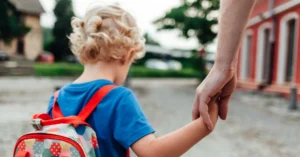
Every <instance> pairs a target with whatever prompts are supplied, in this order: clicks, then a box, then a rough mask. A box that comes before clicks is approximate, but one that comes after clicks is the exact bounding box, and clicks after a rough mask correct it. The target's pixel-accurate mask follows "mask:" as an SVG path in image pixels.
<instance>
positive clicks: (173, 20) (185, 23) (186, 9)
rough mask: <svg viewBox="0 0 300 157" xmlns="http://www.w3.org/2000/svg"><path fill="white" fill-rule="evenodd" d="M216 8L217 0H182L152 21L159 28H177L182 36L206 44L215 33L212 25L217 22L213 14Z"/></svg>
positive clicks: (217, 6) (217, 7)
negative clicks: (195, 38)
mask: <svg viewBox="0 0 300 157" xmlns="http://www.w3.org/2000/svg"><path fill="white" fill-rule="evenodd" d="M218 9H219V0H184V1H183V4H182V5H181V6H178V7H175V8H172V9H171V10H170V11H169V12H167V13H166V14H165V15H164V16H163V17H161V18H159V19H157V20H156V21H155V22H154V23H155V24H156V25H157V27H158V29H159V30H168V29H179V30H180V31H181V32H182V35H183V36H184V37H186V38H189V37H197V39H198V40H199V43H201V44H202V45H206V44H209V43H210V42H212V41H213V39H214V38H215V37H216V35H217V34H216V33H215V32H213V30H212V27H213V26H214V25H216V24H217V18H216V17H213V14H216V11H217V10H218Z"/></svg>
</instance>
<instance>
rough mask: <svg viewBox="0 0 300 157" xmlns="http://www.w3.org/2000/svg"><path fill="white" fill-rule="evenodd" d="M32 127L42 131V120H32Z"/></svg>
mask: <svg viewBox="0 0 300 157" xmlns="http://www.w3.org/2000/svg"><path fill="white" fill-rule="evenodd" d="M31 125H32V126H33V127H34V128H35V129H36V130H41V129H42V128H43V126H42V124H41V119H39V118H37V119H32V120H31Z"/></svg>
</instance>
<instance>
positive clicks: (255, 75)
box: [238, 0, 300, 98]
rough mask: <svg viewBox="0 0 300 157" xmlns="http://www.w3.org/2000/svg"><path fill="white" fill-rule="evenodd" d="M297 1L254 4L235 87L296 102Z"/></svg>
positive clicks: (299, 66)
mask: <svg viewBox="0 0 300 157" xmlns="http://www.w3.org/2000/svg"><path fill="white" fill-rule="evenodd" d="M299 16H300V0H257V3H256V5H255V7H254V10H253V12H252V14H251V17H250V21H249V23H248V26H247V30H246V33H245V35H244V39H243V42H242V47H241V53H240V55H239V61H238V87H239V88H244V89H252V90H262V91H266V92H278V93H282V94H286V95H287V94H289V92H290V87H291V86H296V87H297V88H298V96H299V98H300V38H299V36H300V31H299V30H300V25H299Z"/></svg>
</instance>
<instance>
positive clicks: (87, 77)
mask: <svg viewBox="0 0 300 157" xmlns="http://www.w3.org/2000/svg"><path fill="white" fill-rule="evenodd" d="M115 73H116V67H115V65H114V64H109V63H102V62H98V63H95V64H87V65H84V71H83V73H82V74H81V76H80V77H78V78H77V79H76V80H75V81H74V83H84V82H90V81H94V80H99V79H105V80H110V81H112V82H115V78H116V76H115Z"/></svg>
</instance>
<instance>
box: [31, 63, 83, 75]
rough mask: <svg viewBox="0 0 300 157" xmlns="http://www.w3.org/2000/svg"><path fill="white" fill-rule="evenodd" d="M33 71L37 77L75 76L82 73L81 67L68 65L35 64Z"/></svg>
mask: <svg viewBox="0 0 300 157" xmlns="http://www.w3.org/2000/svg"><path fill="white" fill-rule="evenodd" d="M34 71H35V74H36V75H37V76H77V75H80V74H81V73H82V72H83V66H81V65H79V64H70V63H55V64H42V63H37V64H35V65H34Z"/></svg>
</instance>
